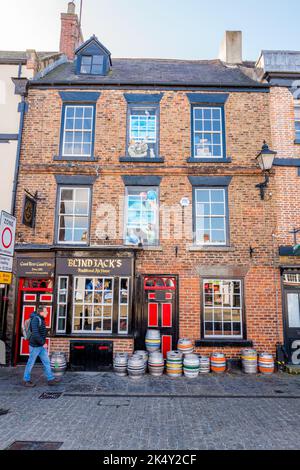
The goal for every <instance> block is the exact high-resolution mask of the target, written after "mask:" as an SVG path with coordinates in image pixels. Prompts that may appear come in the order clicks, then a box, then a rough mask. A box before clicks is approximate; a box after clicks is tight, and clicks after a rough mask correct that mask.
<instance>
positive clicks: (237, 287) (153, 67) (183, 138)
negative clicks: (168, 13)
mask: <svg viewBox="0 0 300 470" xmlns="http://www.w3.org/2000/svg"><path fill="white" fill-rule="evenodd" d="M246 68H247V66H246V64H245V65H243V66H234V67H232V66H228V65H227V64H226V63H224V62H221V61H219V60H212V61H177V60H150V59H149V60H147V59H113V60H112V59H111V56H110V53H109V51H108V50H107V49H106V48H105V47H104V46H103V45H102V44H101V43H99V41H98V40H97V38H95V37H92V38H91V39H90V40H88V41H87V42H86V43H84V44H83V45H82V46H80V47H79V48H78V49H77V50H76V53H75V59H74V61H69V62H66V63H63V64H60V65H58V66H57V67H56V68H54V69H53V70H51V71H49V73H48V74H44V75H43V76H39V77H37V78H35V79H33V80H31V81H30V82H29V83H28V89H27V97H26V101H27V103H28V105H29V106H28V112H27V114H26V117H25V123H24V131H23V139H22V150H21V161H20V173H19V182H18V192H17V206H16V207H17V218H18V221H19V223H18V228H17V246H16V260H15V275H16V276H15V283H14V286H13V289H12V291H11V310H10V314H9V318H8V332H9V342H10V344H11V345H12V357H13V362H14V363H17V362H19V361H20V360H24V359H26V354H27V349H26V348H27V345H26V344H25V342H24V341H23V340H22V339H21V329H20V328H21V323H22V321H23V320H24V318H26V316H28V315H29V314H30V312H31V311H32V309H34V308H35V307H36V305H37V304H38V303H42V304H44V305H46V306H47V308H48V311H49V316H48V327H49V328H50V351H55V350H63V351H65V352H66V353H67V354H68V355H69V354H70V343H71V351H72V354H73V356H74V357H75V355H76V348H77V350H79V349H78V348H82V347H83V348H88V347H89V345H90V346H91V347H93V348H98V350H100V351H111V349H112V350H113V352H116V351H129V352H132V350H133V348H138V349H141V348H144V346H145V344H144V340H145V333H146V330H147V328H149V327H150V328H151V327H156V328H159V329H160V330H161V332H162V337H163V344H162V348H163V351H164V353H165V352H166V351H167V350H169V349H171V348H176V344H177V340H178V338H179V337H189V338H191V339H192V340H193V342H194V343H195V348H196V351H197V352H199V353H210V352H212V351H214V350H218V351H224V352H225V354H226V356H227V357H228V358H231V359H234V358H237V357H238V356H239V353H240V350H241V348H242V347H245V346H250V345H253V346H254V347H255V348H257V350H258V351H264V350H267V351H269V352H272V353H273V354H275V353H276V344H277V343H282V342H283V325H282V312H281V286H280V281H281V278H280V270H279V257H278V243H277V239H276V236H274V235H276V230H277V214H278V206H277V205H276V198H274V197H273V196H270V193H273V195H274V194H275V192H276V188H277V181H276V176H274V172H273V173H272V174H271V178H270V183H269V187H268V191H269V192H268V196H267V197H266V198H265V199H264V200H261V198H260V195H259V191H258V189H257V188H256V185H257V184H259V183H260V182H261V180H262V174H261V170H260V169H259V167H258V165H257V162H256V156H257V154H258V152H259V149H260V148H261V146H262V143H263V141H264V140H266V141H267V142H272V139H273V142H272V145H273V146H274V142H275V136H274V129H273V130H272V129H271V125H270V116H271V112H272V106H273V104H272V97H273V95H272V93H276V90H274V92H273V90H271V93H270V87H269V85H268V84H266V83H260V82H259V81H258V80H254V79H253V78H250V74H249V73H247V71H246ZM279 140H280V138H279ZM276 171H277V170H276ZM25 194H31V195H35V200H36V214H35V222H34V223H33V224H32V225H33V227H28V226H26V225H24V224H22V223H21V221H22V220H23V213H24V197H25ZM99 348H100V349H99ZM106 348H107V349H106ZM87 354H88V352H87Z"/></svg>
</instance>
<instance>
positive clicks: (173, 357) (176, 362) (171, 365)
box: [167, 351, 182, 377]
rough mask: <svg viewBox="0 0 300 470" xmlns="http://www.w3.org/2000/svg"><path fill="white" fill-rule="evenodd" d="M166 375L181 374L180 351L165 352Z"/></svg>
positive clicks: (179, 375) (176, 375) (175, 375)
mask: <svg viewBox="0 0 300 470" xmlns="http://www.w3.org/2000/svg"><path fill="white" fill-rule="evenodd" d="M167 375H168V376H169V377H181V376H182V353H181V352H180V351H169V352H168V353H167Z"/></svg>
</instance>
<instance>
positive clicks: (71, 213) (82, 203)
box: [57, 187, 90, 245]
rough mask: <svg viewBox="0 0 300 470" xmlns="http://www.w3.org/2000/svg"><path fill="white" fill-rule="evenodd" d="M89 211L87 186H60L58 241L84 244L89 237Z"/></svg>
mask: <svg viewBox="0 0 300 470" xmlns="http://www.w3.org/2000/svg"><path fill="white" fill-rule="evenodd" d="M89 213H90V189H89V188H71V187H65V188H60V192H59V207H58V237H57V238H58V243H71V244H82V245H86V244H87V243H88V238H89Z"/></svg>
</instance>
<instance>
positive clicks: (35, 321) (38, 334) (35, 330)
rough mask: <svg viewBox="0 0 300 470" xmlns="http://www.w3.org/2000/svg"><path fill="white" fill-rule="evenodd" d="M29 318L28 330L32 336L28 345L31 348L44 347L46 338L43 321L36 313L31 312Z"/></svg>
mask: <svg viewBox="0 0 300 470" xmlns="http://www.w3.org/2000/svg"><path fill="white" fill-rule="evenodd" d="M30 318H31V323H30V328H31V332H32V335H31V337H30V340H29V344H30V346H32V347H33V348H38V347H41V346H44V344H45V343H46V336H47V330H46V324H45V320H44V318H43V317H41V315H39V314H38V313H37V312H33V313H32V314H31V315H30Z"/></svg>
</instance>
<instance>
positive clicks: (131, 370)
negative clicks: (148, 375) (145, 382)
mask: <svg viewBox="0 0 300 470" xmlns="http://www.w3.org/2000/svg"><path fill="white" fill-rule="evenodd" d="M127 371H128V375H129V377H131V378H133V379H139V378H141V377H143V376H144V374H145V371H146V367H145V359H144V357H143V356H142V355H141V354H133V356H131V357H130V358H129V359H128V365H127Z"/></svg>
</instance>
